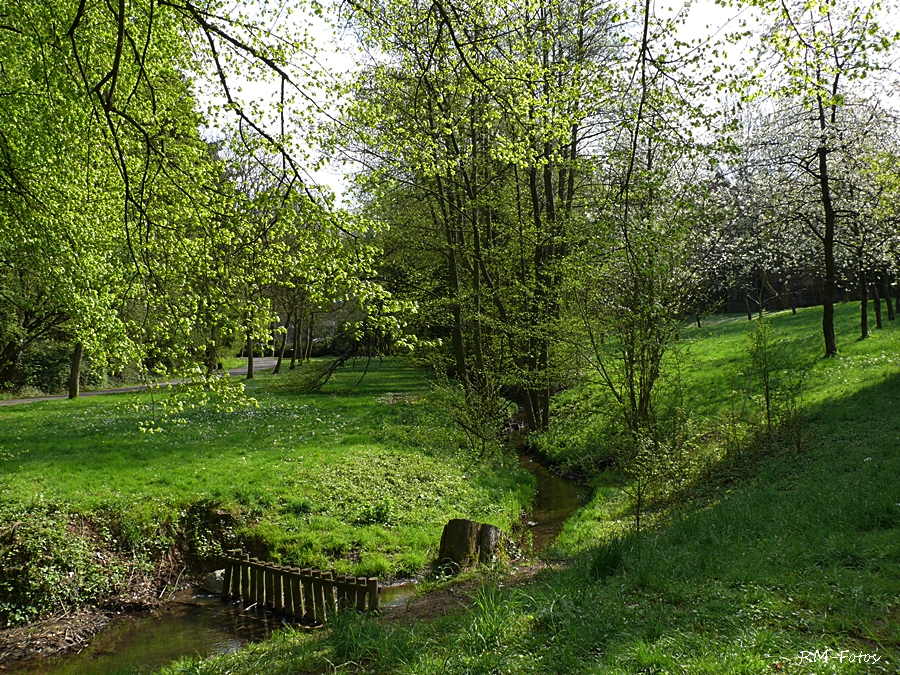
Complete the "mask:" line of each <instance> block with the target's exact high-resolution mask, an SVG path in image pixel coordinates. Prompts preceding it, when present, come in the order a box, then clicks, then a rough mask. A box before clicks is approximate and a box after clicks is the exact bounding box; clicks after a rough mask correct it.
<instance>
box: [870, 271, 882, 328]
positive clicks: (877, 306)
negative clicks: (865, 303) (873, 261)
mask: <svg viewBox="0 0 900 675" xmlns="http://www.w3.org/2000/svg"><path fill="white" fill-rule="evenodd" d="M872 304H873V305H874V306H875V328H884V324H882V323H881V295H879V293H878V277H877V276H876V277H875V278H874V279H873V281H872Z"/></svg>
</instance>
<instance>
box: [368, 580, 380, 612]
mask: <svg viewBox="0 0 900 675" xmlns="http://www.w3.org/2000/svg"><path fill="white" fill-rule="evenodd" d="M367 586H368V587H369V611H370V612H374V611H376V610H377V609H378V578H377V577H369V583H368V584H367Z"/></svg>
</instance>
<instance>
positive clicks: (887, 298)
mask: <svg viewBox="0 0 900 675" xmlns="http://www.w3.org/2000/svg"><path fill="white" fill-rule="evenodd" d="M881 283H882V288H883V289H884V304H885V305H886V306H887V313H888V321H893V320H894V319H895V318H896V317H897V315H896V314H895V313H894V304H893V303H892V302H891V279H890V277H889V276H888V275H887V274H885V275H884V277H882V279H881Z"/></svg>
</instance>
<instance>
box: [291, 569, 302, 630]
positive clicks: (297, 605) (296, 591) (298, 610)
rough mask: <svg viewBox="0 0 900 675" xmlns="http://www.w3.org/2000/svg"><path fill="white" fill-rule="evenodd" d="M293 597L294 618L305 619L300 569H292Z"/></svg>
mask: <svg viewBox="0 0 900 675" xmlns="http://www.w3.org/2000/svg"><path fill="white" fill-rule="evenodd" d="M291 597H292V598H293V599H294V617H295V618H297V619H300V618H303V586H302V585H301V584H300V568H299V567H292V568H291Z"/></svg>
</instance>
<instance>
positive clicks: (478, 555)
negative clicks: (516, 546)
mask: <svg viewBox="0 0 900 675" xmlns="http://www.w3.org/2000/svg"><path fill="white" fill-rule="evenodd" d="M505 540H506V535H505V534H503V531H502V530H501V529H500V528H499V527H496V526H494V525H488V524H486V523H477V522H475V521H474V520H466V519H464V518H454V519H453V520H451V521H450V522H449V523H447V524H446V525H444V531H443V533H442V534H441V548H440V551H439V552H438V565H439V566H440V565H446V566H449V567H450V568H451V569H453V571H455V572H456V571H459V570H460V569H462V568H463V567H466V566H468V565H471V564H473V563H476V562H481V563H489V562H492V561H493V560H494V557H495V556H496V555H497V551H498V549H499V548H500V547H501V546H502V545H503V543H504V542H505Z"/></svg>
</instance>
